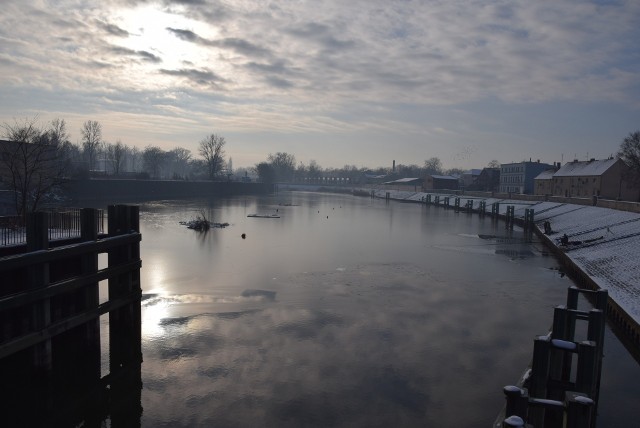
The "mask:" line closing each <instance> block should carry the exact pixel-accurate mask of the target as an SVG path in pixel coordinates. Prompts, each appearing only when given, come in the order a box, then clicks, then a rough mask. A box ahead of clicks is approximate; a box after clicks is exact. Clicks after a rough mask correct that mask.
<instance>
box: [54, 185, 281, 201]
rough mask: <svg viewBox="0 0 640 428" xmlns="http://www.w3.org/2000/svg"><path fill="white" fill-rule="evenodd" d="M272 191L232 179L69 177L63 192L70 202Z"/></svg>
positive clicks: (142, 199)
mask: <svg viewBox="0 0 640 428" xmlns="http://www.w3.org/2000/svg"><path fill="white" fill-rule="evenodd" d="M272 190H273V186H272V185H270V184H265V183H243V182H236V181H179V180H126V179H122V180H118V179H89V180H70V181H69V182H67V183H66V184H65V191H66V193H67V194H68V195H69V197H70V198H71V199H72V200H73V201H91V200H103V199H108V200H109V201H110V202H112V203H113V201H114V200H117V201H131V200H135V201H149V200H157V199H182V198H197V197H199V198H208V197H226V196H235V195H263V194H268V193H270V192H271V191H272Z"/></svg>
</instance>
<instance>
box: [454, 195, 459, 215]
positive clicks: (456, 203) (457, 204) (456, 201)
mask: <svg viewBox="0 0 640 428" xmlns="http://www.w3.org/2000/svg"><path fill="white" fill-rule="evenodd" d="M453 204H454V206H455V208H456V212H457V213H458V212H460V198H455V200H454V201H453Z"/></svg>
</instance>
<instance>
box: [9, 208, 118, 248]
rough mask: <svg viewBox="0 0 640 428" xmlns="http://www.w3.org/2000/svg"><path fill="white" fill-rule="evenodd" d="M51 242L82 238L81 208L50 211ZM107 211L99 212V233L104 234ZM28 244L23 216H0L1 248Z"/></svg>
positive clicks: (48, 215) (49, 229) (48, 214)
mask: <svg viewBox="0 0 640 428" xmlns="http://www.w3.org/2000/svg"><path fill="white" fill-rule="evenodd" d="M47 217H48V219H49V228H48V231H49V240H50V241H55V240H59V239H70V238H77V237H79V236H80V208H66V209H64V210H60V211H49V212H48V213H47ZM105 217H106V214H105V211H104V210H98V230H97V232H98V233H104V222H105ZM26 243H27V228H26V226H25V224H24V218H23V217H22V216H0V246H10V245H23V244H26Z"/></svg>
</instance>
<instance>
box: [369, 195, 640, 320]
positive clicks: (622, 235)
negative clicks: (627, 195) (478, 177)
mask: <svg viewBox="0 0 640 428" xmlns="http://www.w3.org/2000/svg"><path fill="white" fill-rule="evenodd" d="M387 192H389V194H390V195H389V196H390V198H391V199H394V200H403V201H413V202H422V201H426V199H427V195H429V193H420V192H419V193H416V192H404V191H396V190H378V191H376V192H375V195H376V197H380V198H384V197H386V193H387ZM436 196H439V197H440V201H439V205H441V206H444V198H445V197H448V198H449V204H450V206H454V203H455V202H454V201H455V198H457V197H459V198H460V207H461V208H463V207H465V206H466V204H467V201H468V200H470V199H471V200H473V207H474V208H475V209H478V207H479V205H480V201H483V200H484V201H485V202H486V211H487V212H488V213H490V212H491V204H493V203H494V202H499V203H500V214H501V215H504V214H505V213H506V211H507V206H509V205H512V206H514V207H515V209H514V211H515V215H516V217H520V218H522V217H524V210H525V209H526V208H533V210H534V219H535V222H536V225H537V227H538V228H539V229H540V230H543V223H544V222H545V221H549V223H550V224H551V229H552V231H553V233H552V234H551V235H550V236H549V237H550V238H551V239H552V241H553V243H554V245H556V246H557V247H559V248H561V249H562V250H563V251H565V253H566V255H567V256H568V257H569V258H570V259H571V260H572V261H573V262H574V263H575V264H576V266H578V267H579V268H580V269H581V270H582V271H583V272H585V273H586V274H587V275H589V276H590V277H591V278H593V280H594V281H595V282H596V283H597V284H598V285H599V286H600V287H601V288H604V289H607V290H608V291H609V297H610V298H611V299H613V300H614V301H615V302H616V303H617V304H618V305H619V306H620V307H621V308H623V309H624V310H625V311H626V312H627V313H628V314H629V315H630V316H631V317H632V318H633V319H634V320H635V322H636V323H638V324H640V263H639V262H638V255H640V214H636V213H631V212H627V211H618V210H614V209H610V208H599V207H593V206H586V205H574V204H563V203H556V202H533V201H532V202H527V201H516V200H508V199H495V198H477V197H467V196H457V195H454V194H451V195H448V194H433V193H432V194H431V201H432V203H434V199H435V197H436ZM565 233H566V234H567V236H568V237H569V241H570V243H571V244H570V245H568V246H567V247H566V248H565V247H562V246H560V243H559V239H560V237H561V236H562V235H564V234H565Z"/></svg>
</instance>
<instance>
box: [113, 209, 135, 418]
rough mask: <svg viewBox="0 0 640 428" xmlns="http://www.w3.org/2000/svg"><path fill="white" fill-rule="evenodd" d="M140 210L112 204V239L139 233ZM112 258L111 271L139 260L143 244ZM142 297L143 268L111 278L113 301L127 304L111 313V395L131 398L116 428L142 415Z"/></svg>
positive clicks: (118, 414) (126, 247)
mask: <svg viewBox="0 0 640 428" xmlns="http://www.w3.org/2000/svg"><path fill="white" fill-rule="evenodd" d="M138 211H139V210H138V207H137V206H125V205H116V206H113V205H110V206H109V236H110V237H111V236H118V235H126V234H129V233H134V232H135V233H138V232H139V230H140V227H139V213H138ZM108 259H109V267H110V268H111V267H113V266H117V265H121V264H127V263H130V262H135V261H137V260H139V259H140V243H139V241H135V242H132V243H128V244H125V245H122V246H119V247H117V248H114V249H112V250H109V252H108ZM141 297H142V290H141V289H140V270H139V269H135V270H133V271H128V272H126V273H125V274H122V275H118V276H116V277H112V278H110V279H109V301H110V302H111V301H113V302H114V304H115V303H116V302H117V301H118V300H120V301H121V302H122V303H124V305H123V306H121V307H119V308H118V309H115V310H112V311H110V312H109V351H110V357H109V368H110V372H111V376H112V381H111V385H110V386H111V392H112V396H114V397H129V398H128V399H127V400H126V403H127V405H126V406H125V407H123V408H118V409H117V411H115V412H113V413H112V415H111V416H112V421H114V426H117V425H119V424H120V423H121V422H122V421H126V420H130V418H131V416H130V414H131V413H133V414H136V413H140V412H141V409H140V408H139V407H140V394H141V388H142V383H141V381H140V371H141V367H140V365H141V363H142V351H141V336H142V332H141ZM125 302H126V303H125ZM122 423H124V422H122ZM123 426H124V425H123Z"/></svg>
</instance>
